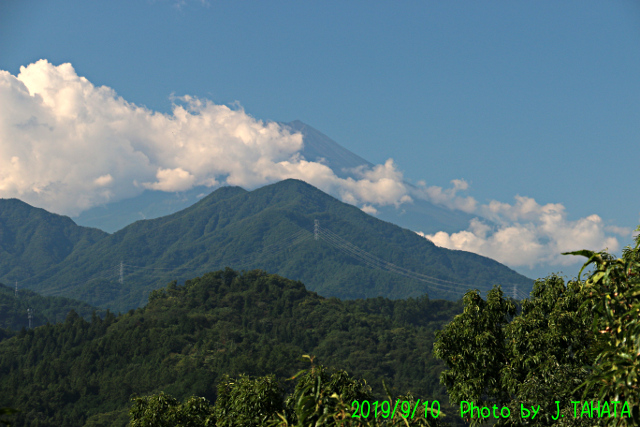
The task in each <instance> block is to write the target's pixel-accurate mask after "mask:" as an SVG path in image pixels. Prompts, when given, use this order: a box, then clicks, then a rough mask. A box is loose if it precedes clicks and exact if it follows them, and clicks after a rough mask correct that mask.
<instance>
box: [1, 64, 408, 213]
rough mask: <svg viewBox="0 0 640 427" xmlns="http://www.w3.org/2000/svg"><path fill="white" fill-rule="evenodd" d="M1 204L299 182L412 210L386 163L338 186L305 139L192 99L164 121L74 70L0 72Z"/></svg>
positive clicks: (74, 208) (71, 208)
mask: <svg viewBox="0 0 640 427" xmlns="http://www.w3.org/2000/svg"><path fill="white" fill-rule="evenodd" d="M0 103H1V104H2V105H3V106H4V108H3V114H2V115H0V197H3V198H8V197H17V198H20V199H22V200H25V201H27V202H28V203H32V204H34V205H37V206H40V207H44V208H46V209H48V210H51V211H54V212H58V213H63V214H69V215H77V214H79V213H80V212H82V211H83V210H85V209H88V208H90V207H92V206H95V205H100V204H105V203H109V202H112V201H116V200H120V199H124V198H128V197H133V196H135V195H137V194H139V193H140V192H142V191H144V190H145V189H153V190H160V191H167V192H175V191H184V190H187V189H189V188H192V187H193V186H198V185H205V186H209V187H213V186H217V185H222V184H229V185H238V186H242V187H245V188H255V187H257V186H260V185H264V184H268V183H271V182H275V181H279V180H282V179H285V178H298V179H302V180H305V181H307V182H309V183H310V184H312V185H315V186H317V187H319V188H321V189H322V190H324V191H327V192H329V193H331V194H334V195H336V196H338V197H340V198H342V200H344V201H345V202H348V203H353V204H359V205H360V204H366V205H370V206H371V207H373V206H372V205H373V204H376V205H389V204H395V205H398V204H400V203H404V202H410V201H411V196H410V195H409V190H408V189H407V186H406V185H405V184H404V183H403V180H402V173H401V172H399V171H398V170H397V168H396V167H395V165H394V163H393V161H392V160H389V161H387V162H386V163H385V164H384V165H377V166H375V167H373V168H371V169H360V170H358V171H357V174H356V175H355V176H356V178H355V179H354V178H348V179H342V178H339V177H337V176H336V175H335V174H334V173H333V171H332V170H331V169H330V168H329V167H327V166H326V165H324V164H322V163H316V162H309V161H306V160H305V159H304V158H302V157H301V155H300V151H301V149H302V147H303V140H302V135H301V134H299V133H290V132H289V130H287V129H285V128H283V127H281V126H279V125H278V124H276V123H272V122H262V121H260V120H256V119H254V118H253V117H251V116H249V115H248V114H246V113H245V112H244V110H242V109H241V108H237V109H231V108H229V107H227V106H224V105H216V104H213V103H212V102H210V101H208V100H201V99H197V98H193V97H190V96H184V97H179V98H175V99H174V105H173V110H172V112H171V113H170V114H162V113H158V112H154V111H151V110H149V109H146V108H143V107H140V106H137V105H135V104H132V103H129V102H127V101H126V100H124V99H122V98H121V97H118V96H117V94H116V93H115V91H114V90H112V89H111V88H108V87H105V86H102V87H96V86H94V85H93V84H92V83H91V82H90V81H88V80H87V79H86V78H84V77H81V76H78V75H77V73H76V72H75V70H74V68H73V67H72V65H71V64H61V65H58V66H55V65H52V64H50V63H49V62H47V61H46V60H40V61H38V62H36V63H34V64H31V65H29V66H27V67H21V68H20V73H19V74H18V75H17V76H13V75H11V74H10V73H9V72H6V71H0Z"/></svg>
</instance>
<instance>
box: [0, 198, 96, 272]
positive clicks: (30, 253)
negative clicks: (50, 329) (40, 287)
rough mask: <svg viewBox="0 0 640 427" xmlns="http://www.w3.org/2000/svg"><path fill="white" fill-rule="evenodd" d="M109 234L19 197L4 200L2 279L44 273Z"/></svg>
mask: <svg viewBox="0 0 640 427" xmlns="http://www.w3.org/2000/svg"><path fill="white" fill-rule="evenodd" d="M107 236H108V234H107V233H105V232H104V231H100V230H98V229H95V228H87V227H81V226H78V225H76V224H75V223H74V222H73V221H72V220H71V218H69V217H66V216H62V215H56V214H53V213H50V212H47V211H46V210H44V209H40V208H35V207H33V206H31V205H28V204H27V203H24V202H22V201H20V200H18V199H0V280H1V281H3V282H4V283H13V282H14V280H17V281H21V280H22V279H25V278H27V277H33V276H35V275H37V274H42V273H43V272H45V271H47V270H49V269H51V268H52V267H55V266H56V265H58V264H59V263H60V262H61V261H63V260H64V259H65V258H66V257H67V256H69V254H70V253H71V252H73V251H74V250H85V249H86V248H88V247H90V246H91V245H92V244H94V243H95V242H97V241H98V240H100V239H102V238H104V237H107ZM49 273H50V272H49ZM43 277H46V276H43Z"/></svg>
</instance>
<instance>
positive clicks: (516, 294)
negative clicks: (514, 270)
mask: <svg viewBox="0 0 640 427" xmlns="http://www.w3.org/2000/svg"><path fill="white" fill-rule="evenodd" d="M513 299H514V300H517V299H518V289H517V288H516V284H515V283H514V284H513Z"/></svg>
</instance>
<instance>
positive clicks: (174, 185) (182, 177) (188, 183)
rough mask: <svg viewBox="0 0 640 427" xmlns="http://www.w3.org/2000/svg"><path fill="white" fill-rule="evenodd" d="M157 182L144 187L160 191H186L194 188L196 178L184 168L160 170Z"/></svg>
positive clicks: (146, 184) (145, 184)
mask: <svg viewBox="0 0 640 427" xmlns="http://www.w3.org/2000/svg"><path fill="white" fill-rule="evenodd" d="M156 178H157V179H158V181H157V182H151V183H149V182H147V183H143V184H142V186H143V187H145V188H150V189H152V190H160V191H168V192H172V191H184V190H188V189H189V188H192V187H193V183H194V182H195V181H196V177H195V176H193V175H191V174H190V173H189V172H187V171H186V170H184V169H182V168H175V169H162V168H160V169H158V173H156Z"/></svg>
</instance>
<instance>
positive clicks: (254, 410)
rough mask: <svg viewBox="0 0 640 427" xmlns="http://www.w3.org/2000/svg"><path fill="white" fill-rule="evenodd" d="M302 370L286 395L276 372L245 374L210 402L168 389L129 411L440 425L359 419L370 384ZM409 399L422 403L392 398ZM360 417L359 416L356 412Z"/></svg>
mask: <svg viewBox="0 0 640 427" xmlns="http://www.w3.org/2000/svg"><path fill="white" fill-rule="evenodd" d="M305 357H307V358H309V359H310V361H311V368H310V369H308V370H303V371H301V372H299V373H298V374H297V375H295V376H294V377H293V378H292V380H293V379H296V378H297V380H298V382H297V384H296V385H295V388H294V390H293V392H292V393H291V394H289V395H288V396H286V397H285V396H284V392H283V390H284V388H283V387H282V386H281V385H280V384H279V383H278V381H277V380H276V378H275V377H274V376H266V377H258V378H254V379H251V378H249V377H248V376H246V375H242V376H240V377H239V378H237V379H231V378H229V377H224V378H223V380H222V381H221V382H220V384H219V386H218V399H217V400H216V403H215V405H210V404H209V403H208V402H207V401H206V399H204V398H198V397H191V398H189V399H187V400H186V401H185V402H184V403H179V402H178V401H177V400H176V399H174V398H172V397H171V396H167V395H166V394H164V393H160V394H157V395H151V396H147V397H140V398H134V399H133V406H132V407H131V410H130V411H129V414H130V417H131V424H130V425H131V426H132V427H164V426H175V427H204V426H218V427H254V426H255V427H294V426H295V427H307V426H309V427H311V426H325V427H334V426H336V427H337V426H362V427H369V426H371V427H377V426H382V425H384V426H388V427H400V426H407V427H414V426H415V427H438V426H441V425H443V424H442V423H441V422H440V421H439V419H438V418H441V417H442V415H441V414H438V415H439V416H438V417H436V418H434V417H432V416H427V417H425V416H424V413H423V412H422V413H421V412H418V414H416V415H414V416H413V417H410V416H408V417H404V416H402V415H401V413H397V414H396V416H395V417H393V418H391V417H387V418H386V419H385V418H383V417H382V416H378V417H374V416H373V414H371V416H369V417H367V418H364V417H358V416H357V415H358V413H357V411H356V410H355V409H354V405H353V404H352V403H353V402H354V401H358V402H363V401H365V400H367V401H372V400H373V399H375V398H374V397H373V394H372V392H371V388H370V387H369V385H368V384H367V383H366V382H365V381H362V380H357V379H355V378H352V377H351V376H350V375H349V374H348V373H347V372H345V371H336V370H329V369H327V368H325V367H324V366H321V365H320V366H315V365H314V364H313V358H312V357H309V356H305ZM387 399H388V400H389V401H391V402H395V401H396V400H400V401H403V402H404V401H406V402H408V404H409V405H410V407H413V406H416V404H417V402H416V401H415V399H414V398H413V396H411V395H404V396H398V397H397V398H395V399H394V398H393V397H391V395H390V394H388V396H387ZM354 415H355V416H354Z"/></svg>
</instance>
